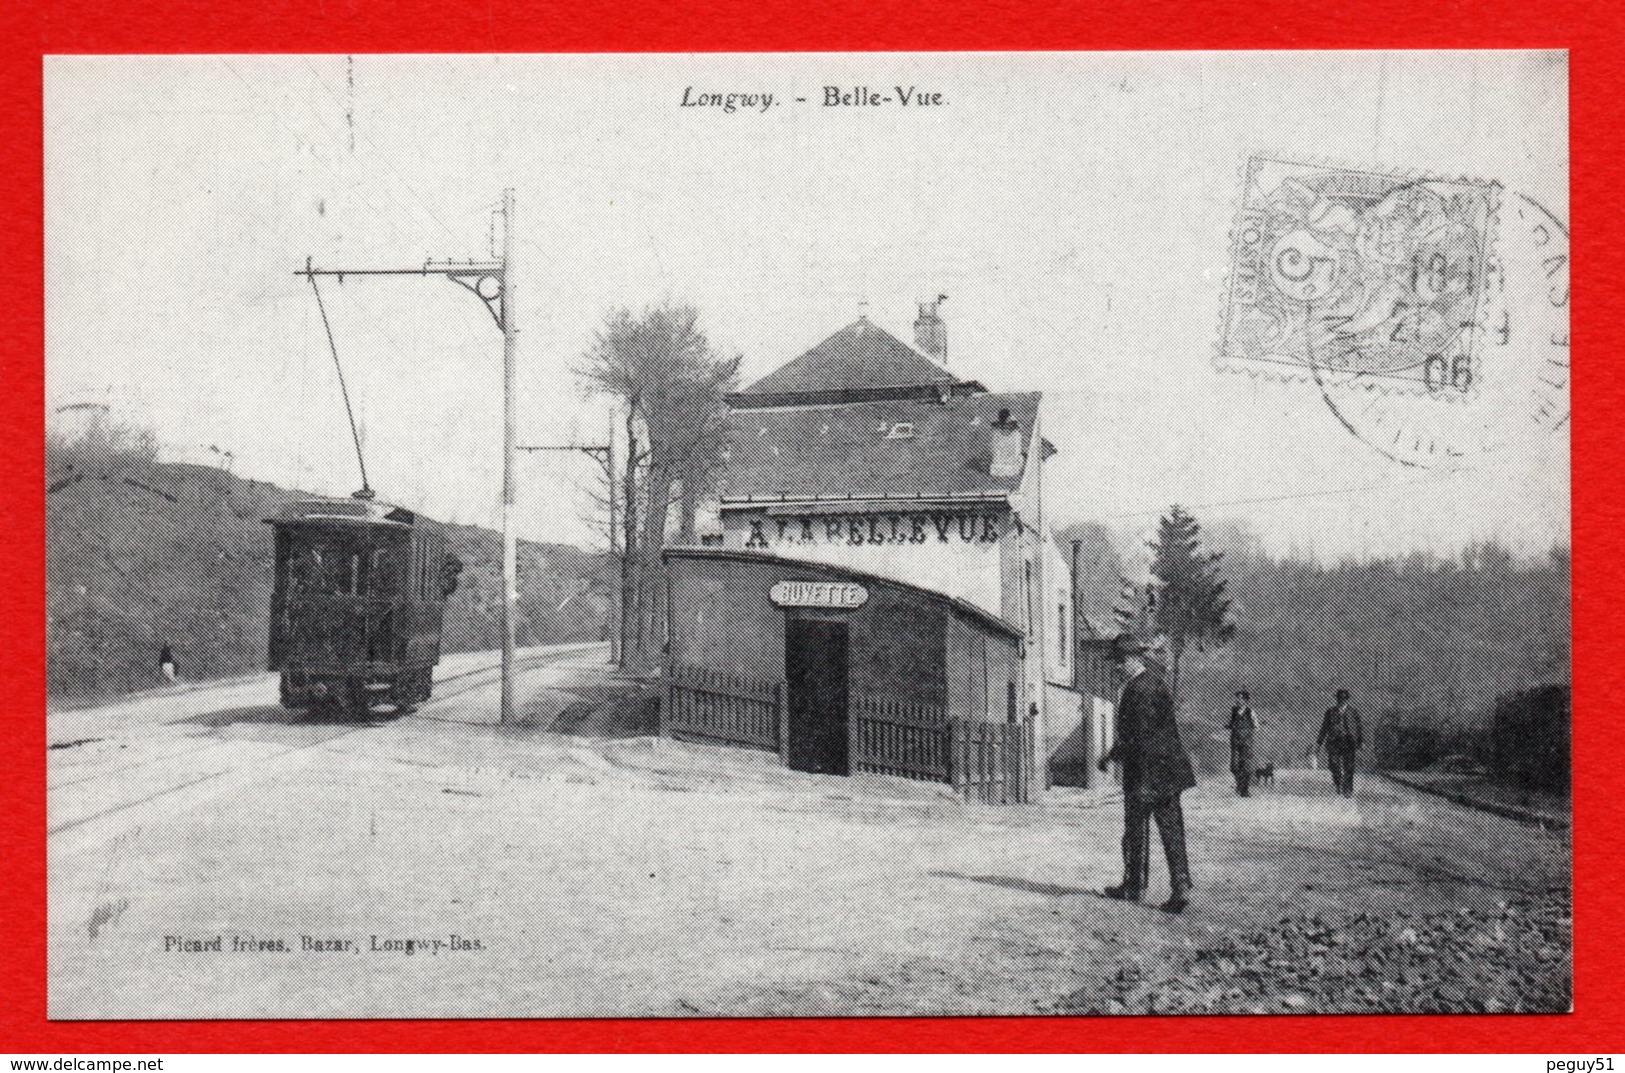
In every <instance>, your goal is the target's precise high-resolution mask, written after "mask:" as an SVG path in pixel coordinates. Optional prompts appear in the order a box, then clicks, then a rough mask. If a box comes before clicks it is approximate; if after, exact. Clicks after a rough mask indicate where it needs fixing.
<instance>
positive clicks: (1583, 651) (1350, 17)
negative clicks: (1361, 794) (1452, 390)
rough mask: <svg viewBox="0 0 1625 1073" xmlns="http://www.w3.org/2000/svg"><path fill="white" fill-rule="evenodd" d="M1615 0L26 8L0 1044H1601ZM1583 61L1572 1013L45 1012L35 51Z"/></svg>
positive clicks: (21, 36) (1624, 397)
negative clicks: (133, 1018)
mask: <svg viewBox="0 0 1625 1073" xmlns="http://www.w3.org/2000/svg"><path fill="white" fill-rule="evenodd" d="M1622 25H1625V5H1620V4H1618V3H1617V0H1594V2H1580V0H1576V2H1562V0H1491V2H1481V3H1474V4H1470V5H1468V4H1435V3H1429V2H1426V0H1363V2H1362V3H1359V4H1343V5H1330V6H1327V5H1316V4H1305V3H1302V2H1301V0H1245V2H1242V0H1218V2H1207V0H1138V2H1134V0H1129V2H1120V3H1119V4H1118V5H1117V6H1116V7H1115V8H1113V9H1110V10H1108V9H1105V8H1104V7H1102V8H1101V9H1099V10H1089V9H1085V8H1084V7H1083V6H1082V5H1079V4H1074V3H1063V2H1059V0H1044V2H1032V3H1024V4H1017V3H1012V2H1011V0H1003V2H987V0H983V2H980V3H977V2H966V0H932V2H930V3H922V2H920V0H735V2H729V3H703V4H701V3H693V2H687V0H572V2H571V3H569V4H568V5H566V4H563V3H554V4H549V3H545V2H544V0H491V3H490V4H489V5H487V4H483V3H482V4H477V5H473V6H469V5H465V4H457V3H446V2H444V0H441V2H436V0H184V2H181V0H172V2H169V3H164V2H162V0H118V2H114V3H109V2H108V0H33V2H29V0H13V3H12V4H9V5H0V31H3V32H4V41H5V44H4V46H0V47H3V50H4V51H3V56H4V60H3V62H4V69H3V72H0V100H3V101H4V109H3V111H0V115H3V116H4V124H5V131H4V133H5V135H6V137H5V138H4V140H3V141H0V161H3V162H4V174H5V175H7V176H9V177H10V178H11V183H10V184H9V187H10V188H9V190H8V191H7V196H6V198H5V201H4V203H3V207H0V214H3V215H4V226H3V227H0V249H3V251H4V263H5V264H7V265H9V266H10V276H9V279H8V286H7V287H6V288H5V290H4V292H3V296H0V303H3V305H0V308H3V310H4V316H3V317H0V339H3V341H4V346H3V347H0V370H3V374H4V380H3V381H0V382H3V383H5V384H6V385H7V386H8V387H10V389H11V390H10V391H8V392H6V393H5V395H4V396H3V399H0V413H3V414H4V416H5V418H6V420H7V427H8V429H9V430H10V431H11V432H12V433H13V434H12V435H9V436H5V437H3V438H0V472H3V473H5V474H6V475H7V476H8V478H9V479H6V480H3V481H0V521H3V522H4V527H3V531H4V532H6V533H9V534H10V539H9V541H8V547H9V550H10V559H11V561H10V562H9V563H8V567H7V569H5V570H4V571H0V579H3V580H0V597H3V599H4V606H5V607H6V608H8V609H9V610H10V611H11V612H12V613H13V614H14V615H15V616H16V617H15V620H14V626H13V628H12V629H9V630H7V631H5V634H4V639H3V640H0V681H3V682H4V684H5V689H4V692H3V694H0V695H3V696H4V697H6V698H7V699H9V700H10V701H12V703H11V704H10V705H8V706H7V707H8V709H9V710H5V711H4V712H3V713H0V755H4V756H7V757H12V758H15V759H14V761H13V764H12V769H11V772H10V773H9V774H10V776H11V777H8V778H5V779H3V780H0V782H3V783H4V790H3V793H4V798H3V807H0V860H3V861H5V862H6V871H7V875H8V885H9V887H10V889H9V891H8V895H9V896H8V897H7V898H6V899H5V901H4V908H3V909H0V980H3V981H4V984H3V985H0V994H3V996H4V999H5V1001H4V1002H3V1006H4V1012H3V1013H0V1049H3V1050H8V1051H25V1052H26V1051H33V1052H39V1053H46V1052H54V1053H75V1052H77V1053H86V1052H98V1051H99V1052H146V1053H153V1052H239V1051H263V1052H279V1051H304V1052H310V1051H383V1052H423V1051H428V1052H435V1051H467V1052H508V1051H621V1050H624V1051H651V1050H655V1051H713V1050H720V1051H762V1050H773V1051H801V1050H805V1051H834V1050H839V1051H851V1050H862V1051H875V1050H880V1051H898V1050H902V1051H935V1050H942V1051H964V1050H1027V1051H1039V1050H1041V1051H1072V1050H1082V1051H1097V1050H1124V1051H1134V1050H1139V1051H1232V1050H1234V1051H1298V1050H1301V1051H1310V1050H1328V1051H1355V1052H1358V1051H1366V1050H1370V1049H1372V1048H1373V1047H1375V1048H1377V1049H1380V1050H1383V1051H1438V1050H1457V1049H1467V1050H1475V1051H1476V1050H1481V1051H1491V1052H1494V1051H1514V1052H1553V1053H1586V1052H1595V1051H1596V1050H1597V1049H1598V1048H1601V1049H1602V1050H1603V1051H1604V1052H1606V1051H1607V1050H1609V1049H1611V1048H1613V1047H1616V1046H1617V1045H1618V1043H1619V1041H1620V1040H1621V1039H1625V1035H1622V1033H1621V1028H1622V1027H1625V1017H1622V1013H1621V1011H1622V1010H1625V971H1622V970H1625V925H1622V924H1621V923H1619V922H1620V921H1622V920H1625V882H1620V881H1618V880H1616V879H1615V877H1614V876H1613V875H1612V872H1613V869H1614V868H1615V867H1616V866H1617V865H1619V864H1620V863H1621V853H1620V851H1621V847H1622V840H1621V823H1620V819H1619V814H1618V812H1617V811H1616V809H1615V807H1614V802H1613V801H1612V800H1611V799H1610V797H1609V790H1610V788H1611V787H1610V776H1611V775H1612V774H1613V768H1614V767H1615V759H1616V758H1618V757H1621V756H1625V731H1622V729H1621V726H1622V724H1621V721H1620V720H1619V719H1618V718H1617V717H1616V716H1615V714H1614V713H1613V712H1612V711H1609V710H1608V709H1606V708H1605V707H1603V703H1604V698H1613V697H1619V696H1621V695H1625V671H1622V667H1621V664H1620V661H1617V660H1615V659H1612V658H1610V657H1612V656H1613V654H1614V653H1613V652H1611V651H1610V648H1611V645H1610V644H1609V642H1607V641H1606V638H1608V637H1610V636H1611V635H1612V632H1613V630H1614V629H1616V628H1619V627H1620V626H1621V625H1625V615H1622V614H1621V612H1620V610H1619V607H1620V604H1621V598H1622V596H1625V593H1622V592H1621V585H1620V579H1621V575H1620V569H1619V555H1620V553H1621V550H1622V548H1621V539H1620V535H1619V534H1620V533H1621V531H1622V529H1625V508H1622V506H1621V504H1620V502H1619V500H1618V497H1617V496H1616V495H1615V494H1614V488H1615V487H1616V482H1615V480H1614V478H1616V477H1617V473H1618V470H1617V469H1616V468H1615V467H1617V466H1618V465H1620V464H1621V463H1625V453H1622V452H1621V450H1620V439H1621V433H1620V431H1619V430H1620V428H1621V427H1622V423H1621V422H1619V421H1618V419H1617V416H1616V415H1617V414H1619V413H1620V412H1621V409H1622V407H1621V406H1619V405H1616V403H1621V402H1625V374H1615V373H1613V372H1612V369H1613V368H1614V361H1615V360H1617V358H1618V356H1619V355H1625V316H1621V315H1620V314H1619V309H1620V306H1621V302H1620V301H1619V300H1620V299H1621V297H1622V295H1621V287H1620V280H1622V279H1625V263H1622V262H1625V258H1622V255H1621V241H1620V240H1622V239H1625V229H1622V227H1621V225H1620V222H1619V221H1620V218H1621V217H1620V213H1619V211H1618V208H1617V205H1616V203H1615V198H1616V196H1617V192H1618V191H1619V190H1620V189H1622V188H1625V181H1622V180H1625V176H1622V175H1621V171H1622V161H1625V154H1622V153H1621V152H1620V146H1621V145H1625V131H1622V130H1621V116H1622V115H1625V109H1621V108H1620V107H1619V94H1620V92H1621V91H1622V90H1625V84H1622V81H1621V78H1620V65H1621V60H1620V51H1621V45H1625V35H1622V33H1621V28H1622ZM1373 47H1387V48H1465V47H1473V48H1523V47H1558V48H1567V49H1569V50H1570V77H1571V89H1570V104H1571V130H1572V161H1571V174H1572V175H1573V177H1574V178H1573V184H1574V191H1573V192H1574V195H1575V196H1574V198H1573V202H1572V204H1573V210H1572V217H1573V220H1572V223H1573V227H1572V230H1573V236H1574V237H1573V258H1574V265H1575V266H1576V267H1577V268H1579V272H1578V273H1577V274H1576V279H1577V281H1578V282H1577V285H1576V287H1575V290H1574V318H1573V320H1574V324H1573V339H1574V350H1575V352H1576V353H1577V354H1579V355H1580V361H1579V363H1578V364H1577V366H1576V368H1575V370H1574V375H1573V384H1574V398H1575V403H1576V406H1575V410H1574V417H1573V443H1574V489H1575V498H1574V529H1575V533H1574V585H1575V588H1574V593H1575V599H1574V615H1575V620H1574V627H1575V629H1574V638H1575V647H1574V659H1575V668H1574V669H1575V700H1576V704H1575V727H1574V747H1575V778H1574V782H1575V816H1574V820H1575V822H1574V829H1575V858H1576V862H1577V869H1576V872H1577V876H1576V883H1575V888H1576V889H1575V899H1576V902H1575V932H1576V935H1575V940H1576V941H1575V960H1574V968H1575V993H1576V996H1577V997H1576V1012H1575V1013H1574V1014H1572V1015H1569V1016H1548V1017H1527V1016H1516V1017H1514V1016H1476V1017H1422V1016H1406V1017H1380V1018H1372V1017H1318V1016H1317V1017H1291V1018H1268V1019H1263V1018H1211V1017H1209V1018H1166V1019H1150V1018H1121V1019H1112V1020H1096V1019H1065V1018H1026V1019H941V1020H906V1019H888V1020H849V1021H830V1020H826V1021H440V1022H434V1021H393V1022H367V1021H336V1022H335V1021H327V1022H319V1021H310V1022H264V1021H259V1022H206V1021H200V1022H133V1023H51V1022H47V1021H46V1020H45V1019H44V1018H45V847H44V830H45V793H44V764H43V762H42V760H41V758H42V757H43V756H44V755H45V750H44V745H45V740H44V722H43V720H42V719H41V718H40V713H41V712H42V710H43V705H44V674H43V659H44V639H43V623H44V618H45V616H44V611H45V609H44V584H43V580H44V554H43V548H44V506H43V488H42V486H43V481H42V480H41V473H42V466H43V459H42V442H43V417H42V413H43V403H42V391H43V374H42V354H43V352H44V332H43V324H44V322H43V313H42V290H43V282H42V280H43V237H42V232H43V223H42V212H41V180H42V163H41V159H42V158H41V147H42V135H41V125H40V109H41V104H40V82H41V57H42V56H43V55H46V54H50V53H173V52H327V53H332V52H487V51H503V52H518V51H524V52H547V51H565V52H584V51H604V52H613V51H635V52H651V51H678V52H694V51H733V52H742V51H795V50H804V51H831V50H896V51H903V50H951V49H964V50H1000V49H1010V50H1026V49H1091V48H1093V49H1102V48H1105V49H1188V48H1282V49H1287V48H1373Z"/></svg>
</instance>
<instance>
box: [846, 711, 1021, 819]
mask: <svg viewBox="0 0 1625 1073" xmlns="http://www.w3.org/2000/svg"><path fill="white" fill-rule="evenodd" d="M851 714H852V738H853V744H854V748H853V749H852V766H853V768H854V769H856V770H858V771H869V772H874V773H875V774H877V775H900V776H902V777H904V778H908V779H925V780H929V781H931V782H946V783H949V784H950V785H952V786H953V788H954V789H956V790H958V791H959V792H960V793H961V794H963V795H964V797H965V799H966V800H968V801H982V802H986V803H987V804H990V805H1011V804H1017V803H1020V802H1023V801H1027V800H1029V794H1028V786H1027V781H1028V780H1027V773H1028V768H1029V763H1028V760H1027V757H1028V755H1029V751H1030V748H1031V745H1032V736H1031V734H1030V732H1029V727H1028V725H1027V724H1026V723H976V722H967V721H965V720H960V719H949V718H947V715H946V713H944V712H943V710H942V709H941V708H940V707H937V706H936V705H929V704H909V703H905V702H901V701H891V700H879V699H876V698H872V697H861V698H856V699H854V700H853V701H852V705H851Z"/></svg>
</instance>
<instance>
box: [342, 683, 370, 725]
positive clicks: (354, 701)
mask: <svg viewBox="0 0 1625 1073" xmlns="http://www.w3.org/2000/svg"><path fill="white" fill-rule="evenodd" d="M340 704H341V706H342V708H343V710H344V713H345V714H346V715H348V716H349V717H350V718H351V719H366V718H367V715H368V712H369V711H371V709H372V698H371V697H369V696H368V695H367V682H366V679H364V678H350V679H347V680H346V681H345V683H344V696H343V698H342V699H341V700H340Z"/></svg>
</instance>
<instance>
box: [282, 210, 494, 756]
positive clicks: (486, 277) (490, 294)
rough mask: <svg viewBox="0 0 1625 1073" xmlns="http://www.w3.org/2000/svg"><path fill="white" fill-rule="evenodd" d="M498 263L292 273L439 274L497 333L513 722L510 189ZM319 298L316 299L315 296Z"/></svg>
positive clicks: (311, 269)
mask: <svg viewBox="0 0 1625 1073" xmlns="http://www.w3.org/2000/svg"><path fill="white" fill-rule="evenodd" d="M502 224H503V226H502V259H501V260H498V261H475V260H472V259H471V260H468V261H450V260H447V261H434V260H426V261H424V262H423V264H422V266H421V267H418V268H316V267H314V266H313V265H312V264H311V261H310V258H308V257H307V258H305V267H304V268H303V269H301V270H300V271H297V272H295V273H294V275H296V276H304V277H305V278H306V279H309V280H310V281H311V283H312V284H313V285H314V283H315V281H316V278H317V277H319V276H335V277H337V278H338V281H339V282H340V283H341V284H342V283H343V282H344V277H345V276H423V277H425V278H427V277H429V276H442V277H444V278H446V279H449V280H451V282H453V283H455V284H457V285H458V286H459V287H462V288H463V289H464V290H466V291H468V292H469V293H471V294H473V295H474V297H476V298H478V299H479V300H480V301H481V302H483V303H485V308H486V311H487V312H489V313H490V314H491V317H492V319H493V320H495V321H496V324H497V327H498V328H499V329H500V330H501V331H502V714H501V719H502V724H503V725H504V726H507V725H509V724H511V723H512V722H513V657H514V629H515V625H516V620H517V617H518V616H517V615H516V614H515V610H514V601H515V599H516V597H517V595H518V588H519V578H518V574H519V552H518V542H517V540H516V538H515V536H514V531H513V515H514V476H513V460H514V425H515V421H516V418H517V415H518V404H517V401H516V400H515V398H514V373H515V365H516V360H517V354H518V344H519V325H518V323H517V321H518V318H517V317H516V316H515V309H514V304H513V303H510V302H509V300H508V295H509V288H510V283H511V277H512V271H513V189H512V188H511V187H510V188H509V189H507V190H504V191H503V192H502ZM318 296H319V295H318Z"/></svg>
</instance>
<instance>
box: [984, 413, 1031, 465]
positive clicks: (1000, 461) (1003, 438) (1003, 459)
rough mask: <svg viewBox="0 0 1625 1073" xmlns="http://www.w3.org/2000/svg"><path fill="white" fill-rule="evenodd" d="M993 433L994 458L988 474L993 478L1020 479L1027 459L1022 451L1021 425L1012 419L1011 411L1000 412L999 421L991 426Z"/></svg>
mask: <svg viewBox="0 0 1625 1073" xmlns="http://www.w3.org/2000/svg"><path fill="white" fill-rule="evenodd" d="M989 430H990V431H991V432H992V433H993V443H992V447H993V458H992V461H991V462H990V464H989V465H988V474H989V475H990V476H993V477H1019V476H1021V464H1022V462H1023V461H1025V459H1024V458H1023V455H1022V450H1021V424H1020V422H1018V421H1014V420H1012V419H1011V417H1010V411H1009V410H1000V411H999V419H998V420H997V421H994V422H992V423H991V425H990V426H989Z"/></svg>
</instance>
